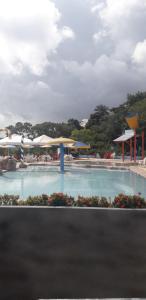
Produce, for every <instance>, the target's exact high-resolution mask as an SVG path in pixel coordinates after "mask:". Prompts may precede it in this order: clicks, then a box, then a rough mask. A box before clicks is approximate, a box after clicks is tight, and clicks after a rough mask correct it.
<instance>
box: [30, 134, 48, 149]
mask: <svg viewBox="0 0 146 300" xmlns="http://www.w3.org/2000/svg"><path fill="white" fill-rule="evenodd" d="M52 140H53V138H51V137H49V136H47V135H45V134H43V135H41V136H38V137H37V138H35V139H33V142H32V144H33V145H35V146H44V145H46V144H47V143H48V142H50V141H52Z"/></svg>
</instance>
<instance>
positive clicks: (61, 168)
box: [60, 144, 64, 173]
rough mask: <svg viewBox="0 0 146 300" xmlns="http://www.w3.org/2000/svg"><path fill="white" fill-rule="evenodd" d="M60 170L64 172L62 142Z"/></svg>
mask: <svg viewBox="0 0 146 300" xmlns="http://www.w3.org/2000/svg"><path fill="white" fill-rule="evenodd" d="M60 171H61V173H64V145H63V144H60Z"/></svg>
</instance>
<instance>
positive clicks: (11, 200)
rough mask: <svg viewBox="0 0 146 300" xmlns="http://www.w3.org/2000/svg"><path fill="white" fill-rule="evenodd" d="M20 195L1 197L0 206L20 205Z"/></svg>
mask: <svg viewBox="0 0 146 300" xmlns="http://www.w3.org/2000/svg"><path fill="white" fill-rule="evenodd" d="M18 199H19V196H18V195H16V196H15V195H7V194H4V195H0V206H3V205H18Z"/></svg>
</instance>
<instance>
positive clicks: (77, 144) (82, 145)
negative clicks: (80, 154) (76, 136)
mask: <svg viewBox="0 0 146 300" xmlns="http://www.w3.org/2000/svg"><path fill="white" fill-rule="evenodd" d="M67 147H68V148H71V149H90V145H87V144H85V143H82V142H79V141H77V142H75V143H74V144H69V145H68V146H67Z"/></svg>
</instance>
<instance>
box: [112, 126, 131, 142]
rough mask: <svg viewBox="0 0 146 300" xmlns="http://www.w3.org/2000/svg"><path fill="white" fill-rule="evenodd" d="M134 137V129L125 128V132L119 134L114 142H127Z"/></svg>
mask: <svg viewBox="0 0 146 300" xmlns="http://www.w3.org/2000/svg"><path fill="white" fill-rule="evenodd" d="M133 137H134V130H132V129H130V130H125V133H124V134H122V135H121V136H119V137H118V138H117V139H115V140H113V142H116V143H118V142H119V143H121V142H126V141H128V140H130V139H131V138H133Z"/></svg>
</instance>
